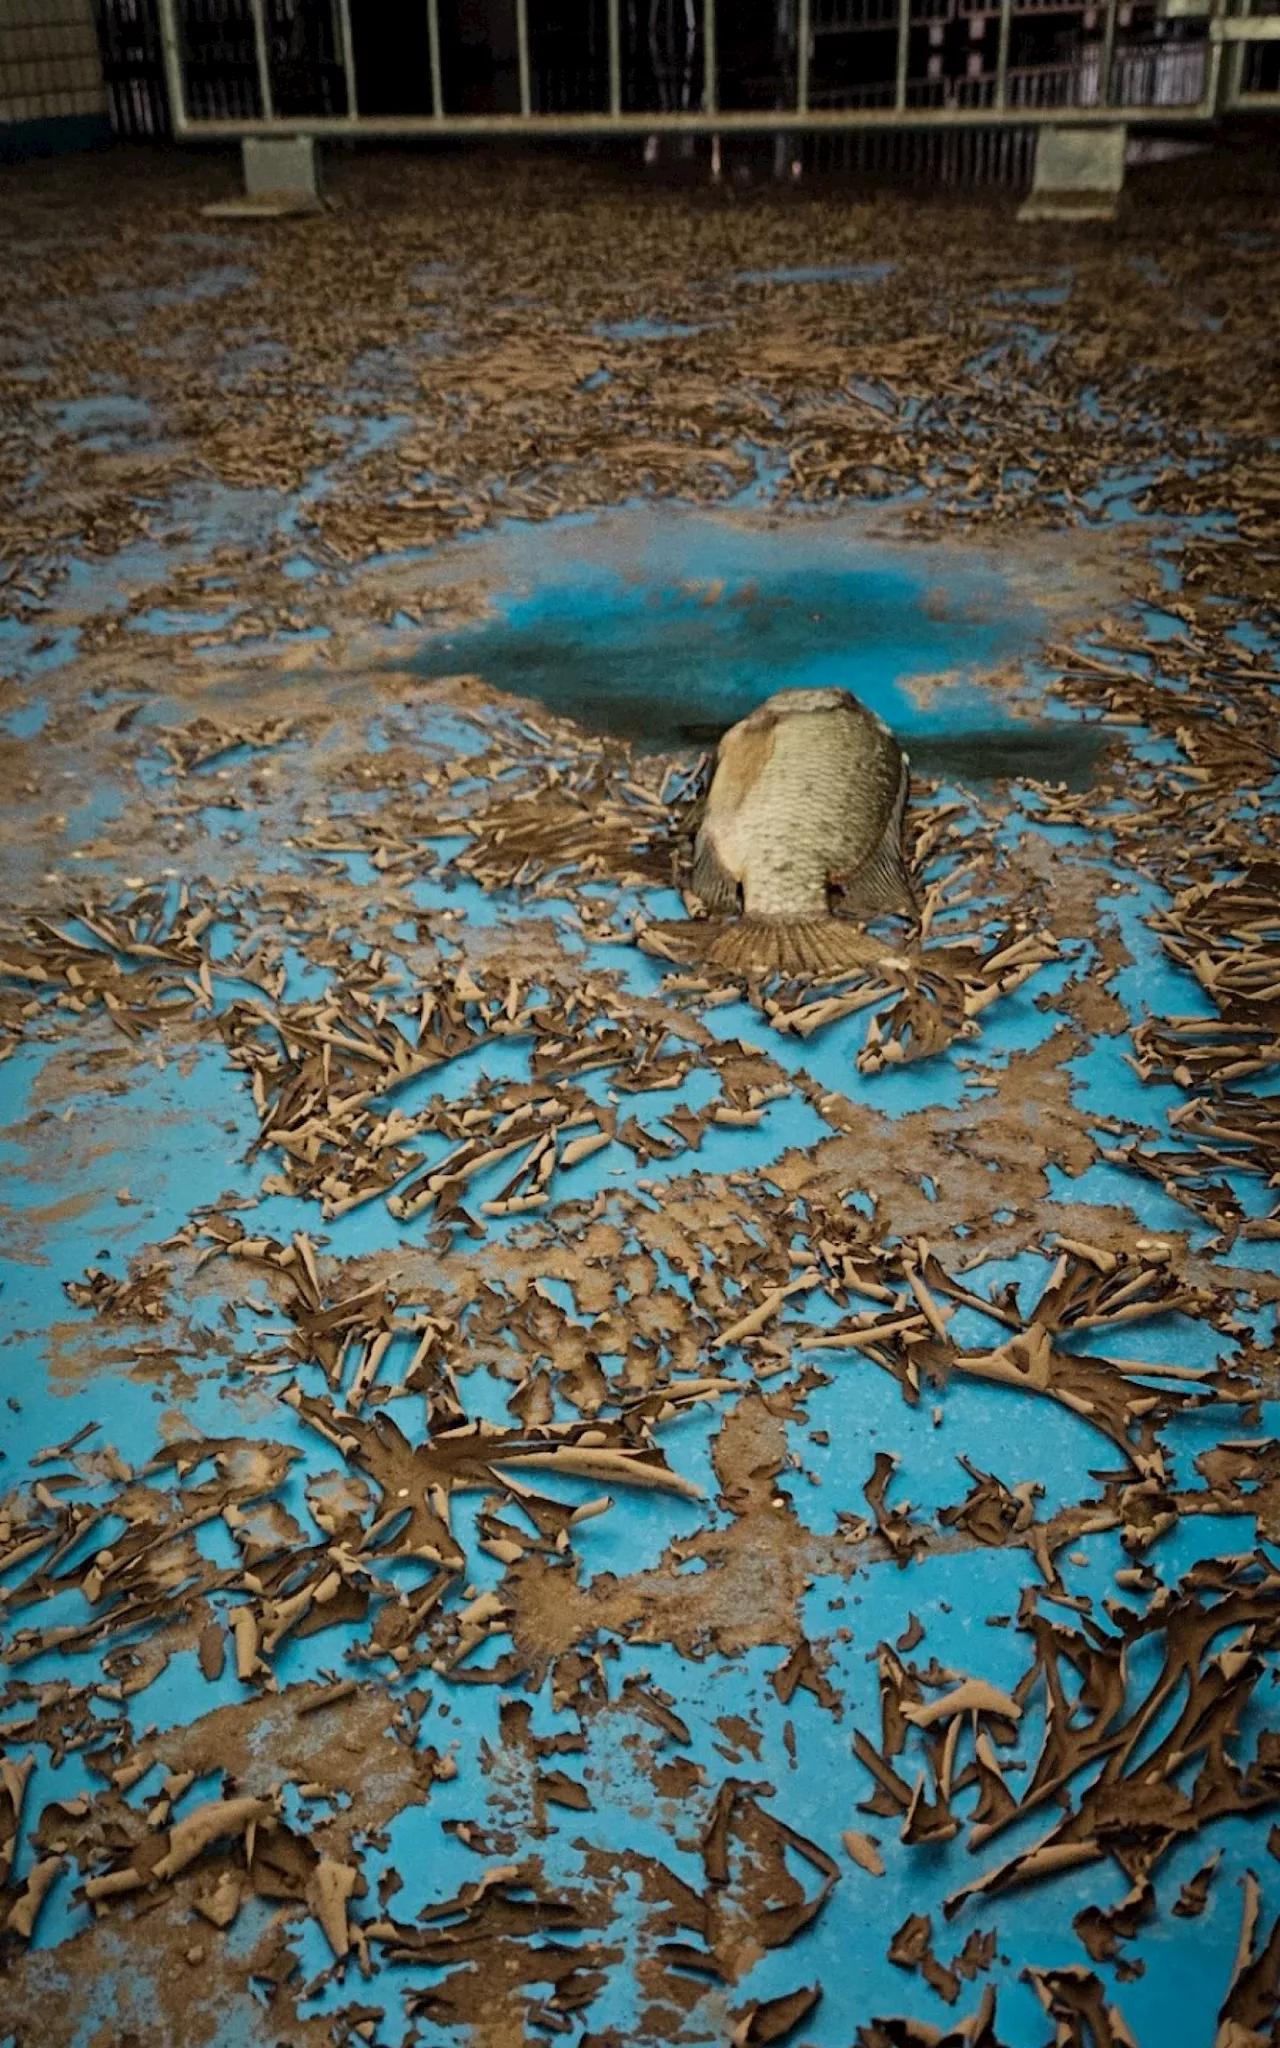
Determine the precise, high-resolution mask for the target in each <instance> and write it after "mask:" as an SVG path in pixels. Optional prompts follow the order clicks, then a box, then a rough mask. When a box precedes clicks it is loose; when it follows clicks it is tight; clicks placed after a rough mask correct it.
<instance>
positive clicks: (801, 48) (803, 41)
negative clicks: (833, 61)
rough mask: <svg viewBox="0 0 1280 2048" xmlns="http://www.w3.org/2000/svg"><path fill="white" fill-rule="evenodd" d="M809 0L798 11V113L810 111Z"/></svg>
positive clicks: (804, 0) (801, 1)
mask: <svg viewBox="0 0 1280 2048" xmlns="http://www.w3.org/2000/svg"><path fill="white" fill-rule="evenodd" d="M809 34H810V29H809V0H799V6H798V8H797V10H796V112H797V113H798V114H807V113H808V111H809Z"/></svg>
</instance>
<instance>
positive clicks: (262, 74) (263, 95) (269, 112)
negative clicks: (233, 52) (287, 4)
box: [249, 0, 276, 121]
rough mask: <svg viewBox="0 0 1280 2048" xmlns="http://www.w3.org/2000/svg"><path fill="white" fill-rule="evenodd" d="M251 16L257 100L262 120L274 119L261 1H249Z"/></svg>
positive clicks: (269, 64) (269, 65) (269, 63)
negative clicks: (259, 102) (259, 101)
mask: <svg viewBox="0 0 1280 2048" xmlns="http://www.w3.org/2000/svg"><path fill="white" fill-rule="evenodd" d="M249 7H250V11H251V13H252V15H253V54H254V56H255V57H256V58H257V61H258V98H259V99H260V100H261V102H262V114H263V119H264V120H267V121H271V120H274V118H275V111H276V110H275V103H274V101H273V100H272V97H271V62H270V59H269V57H268V55H267V28H266V23H265V22H264V21H263V19H262V0H249Z"/></svg>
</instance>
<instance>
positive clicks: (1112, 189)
mask: <svg viewBox="0 0 1280 2048" xmlns="http://www.w3.org/2000/svg"><path fill="white" fill-rule="evenodd" d="M1127 139H1128V130H1127V129H1126V127H1125V125H1124V123H1123V121H1117V122H1115V123H1114V124H1113V123H1110V122H1108V123H1106V124H1105V125H1099V126H1096V127H1089V128H1069V127H1065V126H1064V127H1058V126H1056V125H1047V126H1045V127H1043V128H1042V129H1041V130H1040V132H1039V135H1038V136H1037V138H1036V169H1035V177H1034V178H1033V180H1032V184H1031V197H1030V198H1029V199H1028V200H1027V201H1026V203H1025V205H1024V206H1023V207H1021V209H1020V210H1019V213H1018V219H1019V220H1029V221H1035V220H1114V219H1115V212H1116V200H1117V198H1118V197H1119V194H1120V192H1121V189H1122V188H1123V185H1124V157H1125V144H1126V141H1127Z"/></svg>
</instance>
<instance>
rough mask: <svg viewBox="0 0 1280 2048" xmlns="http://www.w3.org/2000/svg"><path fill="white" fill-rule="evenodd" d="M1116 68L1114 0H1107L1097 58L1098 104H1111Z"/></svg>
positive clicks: (1102, 105) (1104, 105) (1103, 105)
mask: <svg viewBox="0 0 1280 2048" xmlns="http://www.w3.org/2000/svg"><path fill="white" fill-rule="evenodd" d="M1115 68H1116V0H1107V11H1106V14H1105V16H1104V18H1103V25H1102V55H1101V57H1100V58H1099V59H1098V105H1099V106H1100V107H1109V106H1110V105H1111V86H1112V73H1113V72H1114V70H1115Z"/></svg>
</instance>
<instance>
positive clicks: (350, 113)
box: [338, 0, 360, 121]
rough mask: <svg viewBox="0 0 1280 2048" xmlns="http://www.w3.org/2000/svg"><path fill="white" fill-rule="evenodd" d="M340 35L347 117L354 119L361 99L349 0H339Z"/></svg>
mask: <svg viewBox="0 0 1280 2048" xmlns="http://www.w3.org/2000/svg"><path fill="white" fill-rule="evenodd" d="M338 35H339V38H340V40H341V43H342V77H343V82H344V84H345V85H346V88H347V119H348V120H349V121H354V120H355V117H356V115H357V114H358V113H359V112H360V101H359V96H358V94H357V92H356V53H355V46H354V44H353V43H352V41H351V8H350V5H349V0H338Z"/></svg>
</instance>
